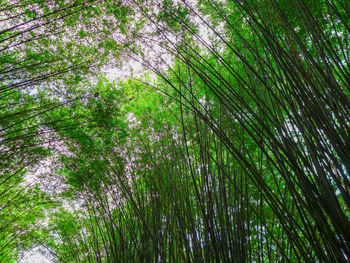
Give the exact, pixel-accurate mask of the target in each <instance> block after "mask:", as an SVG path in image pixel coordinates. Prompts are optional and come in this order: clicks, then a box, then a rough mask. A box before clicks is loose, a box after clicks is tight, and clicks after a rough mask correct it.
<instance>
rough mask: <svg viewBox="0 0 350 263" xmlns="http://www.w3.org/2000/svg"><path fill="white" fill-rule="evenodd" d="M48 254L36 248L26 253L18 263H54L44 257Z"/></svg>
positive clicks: (40, 248) (47, 257)
mask: <svg viewBox="0 0 350 263" xmlns="http://www.w3.org/2000/svg"><path fill="white" fill-rule="evenodd" d="M44 251H45V252H44ZM48 253H49V252H48V251H47V250H46V249H44V248H43V247H36V248H33V249H31V250H29V251H27V252H26V253H25V254H24V256H23V258H21V259H20V260H19V261H18V263H53V262H54V261H53V260H52V259H50V257H49V256H48V255H45V254H48Z"/></svg>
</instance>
